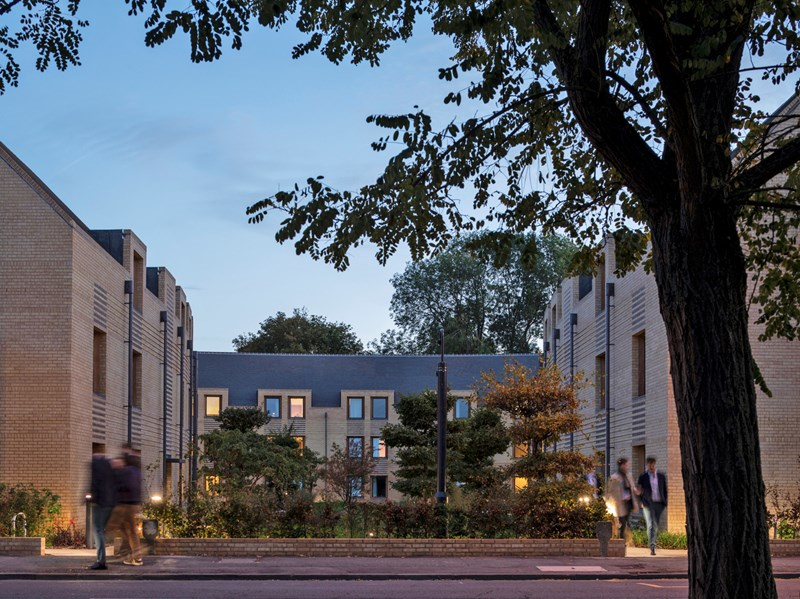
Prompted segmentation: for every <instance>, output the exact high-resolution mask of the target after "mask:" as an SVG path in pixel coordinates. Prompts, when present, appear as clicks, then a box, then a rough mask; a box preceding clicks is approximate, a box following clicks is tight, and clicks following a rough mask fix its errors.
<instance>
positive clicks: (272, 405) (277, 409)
mask: <svg viewBox="0 0 800 599" xmlns="http://www.w3.org/2000/svg"><path fill="white" fill-rule="evenodd" d="M264 410H266V413H267V416H269V417H270V418H280V417H281V398H280V397H265V398H264Z"/></svg>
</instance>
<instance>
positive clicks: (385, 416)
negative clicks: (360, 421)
mask: <svg viewBox="0 0 800 599" xmlns="http://www.w3.org/2000/svg"><path fill="white" fill-rule="evenodd" d="M376 399H379V400H382V401H383V416H375V400H376ZM369 416H370V419H371V420H388V419H389V398H388V397H387V396H385V395H373V396H371V397H370V398H369Z"/></svg>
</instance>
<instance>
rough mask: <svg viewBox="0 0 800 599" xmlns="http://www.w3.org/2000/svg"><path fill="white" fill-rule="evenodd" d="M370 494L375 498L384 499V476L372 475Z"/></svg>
mask: <svg viewBox="0 0 800 599" xmlns="http://www.w3.org/2000/svg"><path fill="white" fill-rule="evenodd" d="M372 496H373V497H375V498H377V499H384V498H385V497H386V477H385V476H373V477H372Z"/></svg>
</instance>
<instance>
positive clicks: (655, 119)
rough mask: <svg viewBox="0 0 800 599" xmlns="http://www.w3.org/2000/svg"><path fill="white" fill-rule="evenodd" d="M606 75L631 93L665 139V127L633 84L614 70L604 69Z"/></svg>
mask: <svg viewBox="0 0 800 599" xmlns="http://www.w3.org/2000/svg"><path fill="white" fill-rule="evenodd" d="M606 77H608V78H609V79H611V80H612V81H615V82H616V83H619V84H620V85H621V86H622V88H623V89H625V91H627V92H628V93H629V94H630V95H631V97H632V98H633V99H634V100H635V101H636V103H637V104H638V105H639V107H640V108H641V109H642V111H643V112H644V114H645V116H646V117H647V118H648V119H650V122H651V123H652V125H653V127H655V129H656V131H657V132H658V134H659V135H660V136H661V137H663V138H664V140H666V139H667V128H666V127H665V126H664V125H663V124H662V123H661V121H659V120H658V115H657V114H656V113H655V111H654V110H653V108H652V107H651V106H650V105H649V104H648V103H647V100H645V99H644V96H643V95H642V94H641V93H640V92H639V90H638V89H636V88H635V87H634V86H633V85H631V83H630V82H629V81H628V80H627V79H625V77H623V76H622V75H620V74H619V73H616V72H614V71H606Z"/></svg>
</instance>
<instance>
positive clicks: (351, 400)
mask: <svg viewBox="0 0 800 599" xmlns="http://www.w3.org/2000/svg"><path fill="white" fill-rule="evenodd" d="M347 417H348V418H349V419H350V420H362V419H363V418H364V398H363V397H348V398H347Z"/></svg>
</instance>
